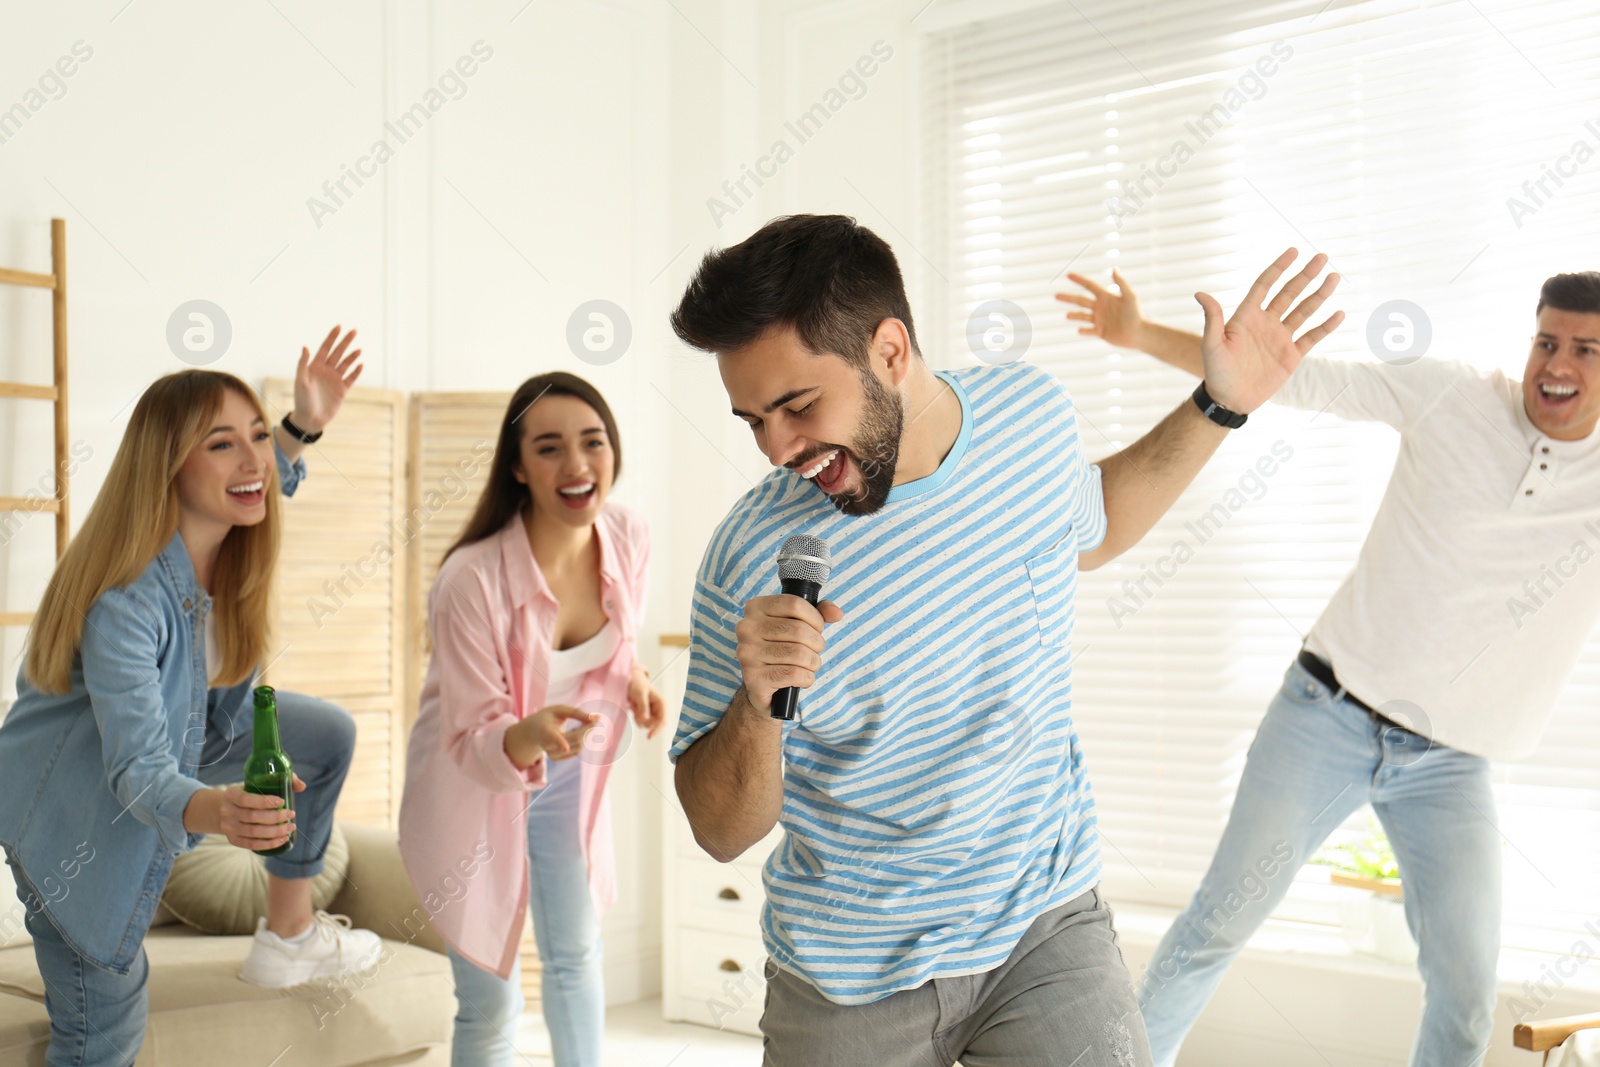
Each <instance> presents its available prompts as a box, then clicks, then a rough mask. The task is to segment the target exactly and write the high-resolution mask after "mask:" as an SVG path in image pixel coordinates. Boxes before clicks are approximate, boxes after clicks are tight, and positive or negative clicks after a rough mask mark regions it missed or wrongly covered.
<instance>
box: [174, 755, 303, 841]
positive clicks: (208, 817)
mask: <svg viewBox="0 0 1600 1067" xmlns="http://www.w3.org/2000/svg"><path fill="white" fill-rule="evenodd" d="M305 788H306V784H305V783H304V782H302V781H301V780H300V776H299V775H298V774H296V775H295V776H294V791H295V792H296V793H300V792H304V791H305ZM183 827H184V829H185V830H188V831H189V832H190V833H192V834H222V835H223V836H225V837H226V838H227V839H228V844H230V845H235V846H237V847H239V848H245V849H249V850H250V851H252V852H260V851H262V850H263V849H272V848H281V847H283V846H285V845H287V844H288V843H289V841H290V839H291V838H292V837H293V836H294V809H293V808H285V807H284V804H283V799H282V798H281V797H276V796H262V795H260V794H258V793H246V792H245V791H244V786H242V785H230V786H227V787H225V788H224V787H219V788H216V789H202V790H200V791H199V792H197V793H195V794H194V796H192V797H191V798H190V799H189V804H188V806H187V807H185V808H184V809H183Z"/></svg>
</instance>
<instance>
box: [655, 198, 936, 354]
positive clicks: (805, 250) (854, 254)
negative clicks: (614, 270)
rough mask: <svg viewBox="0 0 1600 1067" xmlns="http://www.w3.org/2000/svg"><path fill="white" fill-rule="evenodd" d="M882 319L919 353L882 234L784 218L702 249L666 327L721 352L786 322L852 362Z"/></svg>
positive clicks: (835, 218)
mask: <svg viewBox="0 0 1600 1067" xmlns="http://www.w3.org/2000/svg"><path fill="white" fill-rule="evenodd" d="M884 319H899V320H900V321H901V322H903V323H905V327H906V336H907V337H909V338H910V339H911V348H912V350H913V351H915V352H916V353H917V354H918V355H919V356H920V355H921V349H919V348H918V347H917V331H916V327H914V326H913V325H912V324H911V304H910V302H909V301H907V300H906V287H905V282H904V281H903V280H902V279H901V277H900V265H899V263H897V262H896V261H895V258H894V251H893V250H892V249H891V248H890V247H889V245H888V244H887V243H886V242H885V241H884V240H883V238H881V237H879V236H878V235H877V234H875V233H873V232H872V231H871V230H869V229H867V228H866V227H865V226H862V225H861V224H860V223H858V222H856V220H855V219H852V218H849V217H848V216H845V215H786V216H784V217H782V218H777V219H773V220H772V221H771V222H769V223H767V224H766V225H765V226H763V227H761V229H759V230H757V231H756V232H755V233H753V234H751V235H750V236H749V237H747V238H745V239H744V240H743V241H741V242H739V243H738V244H736V245H734V246H732V247H731V248H723V249H719V250H717V251H715V252H710V253H707V255H706V257H705V258H704V259H702V260H701V261H700V268H699V270H697V271H696V272H695V276H694V278H693V279H692V280H691V281H690V282H689V287H688V288H687V289H685V290H684V293H683V299H682V300H681V301H679V303H678V308H677V310H676V311H674V312H673V313H672V329H673V331H674V332H675V333H676V334H677V335H678V338H679V339H680V340H681V341H683V343H684V344H687V345H690V346H692V347H694V348H698V349H702V350H703V351H706V352H719V353H720V352H733V351H737V350H738V349H741V348H743V347H744V346H745V345H748V344H750V343H751V342H752V341H754V340H756V338H758V337H760V336H761V335H762V334H763V333H765V332H766V331H767V330H768V329H770V328H771V327H773V326H778V327H789V328H793V329H794V331H795V333H796V334H797V335H798V336H799V338H800V342H801V343H802V344H804V345H805V346H806V348H808V349H810V350H811V351H812V352H813V353H817V354H821V353H831V354H833V355H837V356H839V357H841V358H843V359H844V360H846V361H847V362H849V363H852V364H854V365H855V366H856V367H857V368H858V369H859V368H862V367H865V366H866V363H867V345H868V343H869V342H870V341H871V340H872V335H873V333H874V332H875V331H876V330H877V328H878V324H879V323H881V322H882V321H883V320H884Z"/></svg>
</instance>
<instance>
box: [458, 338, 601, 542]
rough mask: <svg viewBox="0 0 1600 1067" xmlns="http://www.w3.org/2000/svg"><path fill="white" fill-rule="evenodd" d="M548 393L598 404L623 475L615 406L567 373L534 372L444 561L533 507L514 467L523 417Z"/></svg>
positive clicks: (515, 397) (514, 397)
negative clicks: (474, 500)
mask: <svg viewBox="0 0 1600 1067" xmlns="http://www.w3.org/2000/svg"><path fill="white" fill-rule="evenodd" d="M546 396H575V397H577V398H578V399H579V400H582V401H583V402H584V403H585V404H588V405H589V406H590V407H592V408H594V411H595V414H596V415H599V416H600V421H601V422H602V423H604V424H605V428H606V437H608V438H610V440H611V454H612V456H613V462H612V467H611V477H612V479H613V481H614V480H615V479H617V478H620V477H621V476H622V438H620V437H619V436H617V420H616V419H615V418H614V417H613V416H612V414H611V405H609V404H607V403H606V398H605V397H603V396H601V395H600V390H598V389H596V388H595V387H594V386H592V385H590V384H589V383H588V382H586V381H584V380H583V379H582V378H580V377H578V376H577V375H576V374H568V373H567V372H566V371H560V370H558V371H551V372H550V373H548V374H536V375H534V376H533V377H532V378H529V379H528V380H527V381H525V382H523V383H522V384H521V385H519V386H517V391H516V392H515V393H512V394H511V403H509V404H507V405H506V414H505V418H503V419H502V420H500V436H499V438H498V439H497V440H496V441H495V445H494V459H493V460H491V461H490V463H489V480H488V482H486V483H485V484H484V487H483V493H482V495H480V496H479V497H478V503H477V506H476V507H474V508H473V509H472V518H470V519H468V520H467V525H466V528H465V529H463V530H462V531H461V536H460V537H458V538H456V540H455V543H454V544H452V545H451V546H450V548H449V549H448V550H447V551H446V552H445V554H444V558H445V559H449V558H450V553H451V552H454V551H455V550H456V549H458V548H460V547H462V546H463V545H470V544H476V543H477V542H479V541H482V540H483V539H484V538H486V537H493V536H494V535H495V534H497V533H499V532H500V531H501V530H502V529H504V528H505V525H506V523H508V522H510V521H511V517H512V516H513V515H518V514H520V513H521V512H522V510H523V509H524V508H527V507H531V506H532V503H533V496H532V494H531V493H530V492H529V490H528V487H527V486H526V485H523V484H522V483H521V482H519V481H517V476H516V474H515V473H514V471H515V468H516V466H517V461H518V460H519V459H521V458H522V416H524V415H526V414H527V412H528V409H529V408H531V407H533V405H534V403H535V402H536V401H538V400H539V399H541V398H543V397H546Z"/></svg>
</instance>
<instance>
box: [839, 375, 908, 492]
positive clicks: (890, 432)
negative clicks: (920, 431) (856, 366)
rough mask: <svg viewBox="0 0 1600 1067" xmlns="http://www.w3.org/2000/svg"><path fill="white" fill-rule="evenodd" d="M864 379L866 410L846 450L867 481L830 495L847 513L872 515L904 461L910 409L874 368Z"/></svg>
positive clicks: (862, 377) (892, 486)
mask: <svg viewBox="0 0 1600 1067" xmlns="http://www.w3.org/2000/svg"><path fill="white" fill-rule="evenodd" d="M861 383H862V386H863V392H864V397H865V400H866V414H865V415H864V416H863V417H862V419H861V428H860V429H859V430H858V431H857V433H856V438H855V440H854V441H853V442H852V443H851V444H850V446H849V447H848V448H846V449H845V452H846V453H847V454H849V455H850V456H851V457H853V458H854V459H855V461H856V467H857V468H858V469H860V471H861V477H862V480H863V481H864V482H865V483H866V484H865V486H864V487H863V488H862V490H861V491H860V493H840V494H838V495H837V496H832V495H830V496H829V497H828V499H829V500H832V501H833V506H834V507H836V508H838V509H839V511H840V512H842V513H843V514H845V515H871V514H872V513H873V512H875V511H877V510H878V509H879V508H881V507H883V505H884V503H885V502H886V501H888V499H889V490H891V489H893V488H894V471H895V467H896V465H898V464H899V462H900V436H901V434H902V433H904V432H905V422H906V410H905V403H904V402H903V401H902V400H901V399H900V394H899V393H897V392H895V391H894V390H893V389H890V388H888V387H887V386H885V385H884V384H883V383H882V382H880V381H878V376H877V375H875V374H873V373H872V372H871V371H870V370H864V371H862V373H861Z"/></svg>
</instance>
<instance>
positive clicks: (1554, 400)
mask: <svg viewBox="0 0 1600 1067" xmlns="http://www.w3.org/2000/svg"><path fill="white" fill-rule="evenodd" d="M1578 392H1579V390H1578V387H1577V386H1576V385H1574V384H1572V383H1571V382H1540V383H1539V400H1540V401H1541V402H1542V403H1543V404H1544V405H1545V406H1546V407H1549V408H1565V407H1568V406H1570V405H1574V404H1576V403H1577V402H1578Z"/></svg>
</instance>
